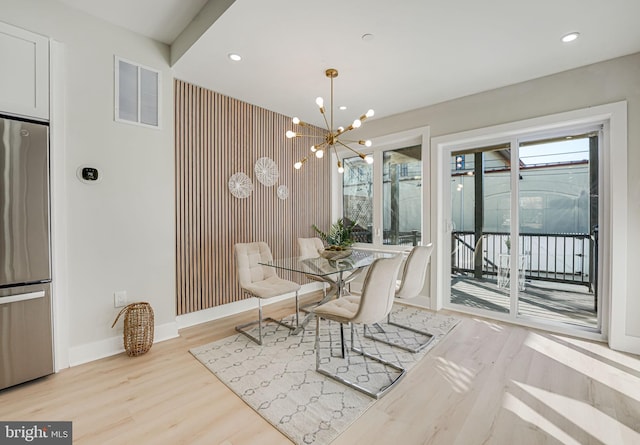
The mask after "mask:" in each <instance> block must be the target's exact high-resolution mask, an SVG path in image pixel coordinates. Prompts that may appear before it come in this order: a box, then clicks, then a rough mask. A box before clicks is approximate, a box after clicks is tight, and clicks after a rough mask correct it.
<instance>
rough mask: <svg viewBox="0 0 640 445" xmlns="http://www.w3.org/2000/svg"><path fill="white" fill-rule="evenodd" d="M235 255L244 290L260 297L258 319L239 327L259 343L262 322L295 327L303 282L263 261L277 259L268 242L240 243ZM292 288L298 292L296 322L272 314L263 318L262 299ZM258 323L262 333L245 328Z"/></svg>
mask: <svg viewBox="0 0 640 445" xmlns="http://www.w3.org/2000/svg"><path fill="white" fill-rule="evenodd" d="M234 256H235V260H236V267H237V272H238V281H239V284H240V287H241V288H242V290H243V291H244V292H245V293H246V294H248V295H250V296H252V297H256V298H257V299H258V320H257V321H252V322H249V323H245V324H242V325H239V326H236V331H238V332H240V333H242V334H244V335H246V336H247V337H249V338H250V339H251V340H253V341H255V342H256V343H258V344H259V345H262V323H263V321H272V322H275V323H278V324H280V325H282V326H284V327H286V328H289V329H292V330H293V329H295V328H296V327H297V326H298V312H299V307H298V291H299V290H300V285H299V284H298V283H295V282H293V281H289V280H285V279H282V278H280V277H279V276H278V274H277V273H276V270H275V269H274V268H273V267H269V266H263V265H262V264H259V262H266V261H271V260H273V256H272V255H271V249H270V248H269V246H268V245H267V243H265V242H254V243H238V244H236V245H235V246H234ZM289 292H295V293H296V313H295V325H291V324H288V323H284V322H282V321H280V320H276V319H274V318H271V317H268V318H265V319H264V320H263V318H262V300H263V299H265V298H273V297H277V296H279V295H284V294H286V293H289ZM255 324H257V325H258V337H255V336H254V335H252V334H250V333H249V331H248V330H247V329H245V328H248V327H249V326H253V325H255Z"/></svg>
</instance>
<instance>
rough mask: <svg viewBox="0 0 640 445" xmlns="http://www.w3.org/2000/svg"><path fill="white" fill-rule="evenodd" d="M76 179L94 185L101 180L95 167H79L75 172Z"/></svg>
mask: <svg viewBox="0 0 640 445" xmlns="http://www.w3.org/2000/svg"><path fill="white" fill-rule="evenodd" d="M76 174H77V176H78V179H79V180H80V181H82V182H84V183H95V182H98V181H99V180H100V179H102V176H101V175H100V172H99V171H98V169H97V168H96V167H91V166H88V165H81V166H80V167H78V170H77V172H76Z"/></svg>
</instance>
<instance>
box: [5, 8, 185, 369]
mask: <svg viewBox="0 0 640 445" xmlns="http://www.w3.org/2000/svg"><path fill="white" fill-rule="evenodd" d="M0 11H2V15H1V18H0V20H2V21H5V22H8V23H11V24H13V25H14V26H18V27H21V28H24V29H27V30H30V31H32V32H36V33H39V34H43V35H45V36H48V37H50V38H51V39H53V40H54V41H56V42H58V43H57V44H56V46H57V47H59V48H60V51H56V52H57V53H58V55H57V56H56V57H58V60H57V63H56V61H54V66H55V65H56V64H57V65H58V66H59V67H58V72H57V73H56V72H54V85H55V88H56V90H55V91H54V93H53V97H54V100H55V102H56V103H52V117H51V131H52V141H53V142H52V152H53V153H52V157H53V164H54V171H53V176H54V177H53V181H54V185H55V183H56V181H57V183H58V184H60V186H59V187H57V188H54V192H53V193H54V196H53V206H54V209H53V211H54V216H55V217H56V220H55V221H54V224H55V228H54V238H55V239H54V242H55V245H54V248H56V249H57V250H58V252H60V251H64V253H65V255H58V256H56V257H55V258H56V261H57V262H56V263H55V264H54V281H56V280H57V281H58V282H60V283H65V284H66V286H65V287H66V291H64V287H63V288H62V289H63V291H61V292H58V295H55V296H54V298H57V299H58V302H60V301H63V302H64V303H65V304H62V305H61V304H58V305H56V307H58V308H61V307H62V308H63V307H65V306H66V307H67V311H66V312H65V313H60V312H61V311H60V310H58V313H57V314H56V318H57V321H58V322H59V323H63V324H64V325H65V327H66V330H67V331H68V346H69V349H68V352H69V355H68V357H69V360H70V362H71V364H74V363H80V362H83V361H87V360H91V359H94V358H97V357H100V356H102V355H106V354H109V353H113V352H116V351H117V350H118V348H121V347H122V340H121V335H122V334H121V333H122V322H120V324H119V325H118V326H116V328H115V329H111V323H112V322H113V320H114V318H115V316H116V314H117V313H118V312H119V309H115V308H114V305H113V293H114V291H118V290H126V291H127V293H128V298H129V301H130V302H133V301H148V302H149V303H151V305H152V307H153V309H154V312H155V321H156V326H157V328H156V338H158V337H163V336H165V337H166V336H171V335H175V334H177V329H176V328H175V317H176V312H175V273H174V269H175V267H174V265H175V259H174V248H175V242H174V237H175V235H174V233H175V230H174V219H175V216H174V214H175V212H174V162H173V120H172V114H173V113H172V109H173V103H172V97H173V95H172V90H173V88H172V81H173V79H172V75H171V71H170V68H169V62H168V61H169V47H168V46H166V45H164V44H161V43H158V42H155V41H153V40H150V39H147V38H144V37H141V36H138V35H136V34H133V33H131V32H129V31H126V30H124V29H121V28H118V27H115V26H113V25H110V24H108V23H106V22H103V21H100V20H97V19H94V18H92V17H91V16H88V15H86V14H84V13H81V12H76V11H74V10H72V9H69V8H68V7H66V6H65V5H63V4H60V3H58V2H55V1H45V0H40V1H37V0H0ZM114 55H118V56H120V57H123V58H125V59H128V60H131V61H134V62H138V63H140V64H142V65H146V66H149V67H152V68H155V69H157V70H159V71H160V72H161V73H162V86H161V89H162V90H161V95H162V107H163V108H162V110H161V111H162V114H161V127H162V128H161V129H160V130H155V129H149V128H143V127H139V126H134V125H129V124H123V123H117V122H114V119H113V113H114V111H113V110H114V103H113V97H114V75H113V66H114ZM61 133H63V135H62V136H61ZM81 165H91V166H95V167H97V168H99V171H100V175H101V177H102V179H101V181H99V182H98V183H95V184H90V185H88V184H85V183H81V182H80V181H79V180H78V179H77V178H76V169H77V168H78V167H79V166H81ZM61 176H62V177H61ZM56 190H57V192H56ZM56 193H64V196H60V195H58V196H56ZM65 257H66V259H65ZM158 328H160V329H159V330H158ZM63 331H64V330H62V332H63ZM64 343H65V339H64V338H63V339H60V338H58V342H57V346H58V349H60V348H64ZM61 352H62V354H61ZM65 352H66V351H58V352H57V356H58V360H59V361H58V363H57V365H58V367H65V366H66V365H67V364H66V363H61V362H60V361H63V362H64V361H66V360H65V359H64V358H62V359H61V357H65V355H66V354H65Z"/></svg>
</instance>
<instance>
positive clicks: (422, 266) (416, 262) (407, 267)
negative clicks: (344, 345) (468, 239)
mask: <svg viewBox="0 0 640 445" xmlns="http://www.w3.org/2000/svg"><path fill="white" fill-rule="evenodd" d="M432 251H433V244H428V245H426V246H415V247H414V248H413V249H412V250H411V252H410V253H409V256H408V257H407V260H406V261H405V264H404V269H403V273H402V281H401V284H400V286H399V287H398V289H397V290H396V298H398V299H405V298H414V297H416V296H418V294H419V293H420V291H421V290H422V288H423V287H424V282H425V278H426V274H427V266H428V265H429V261H430V258H431V253H432ZM387 324H388V325H391V326H395V327H397V328H400V329H403V330H406V331H410V332H414V333H416V334H420V335H423V336H425V337H427V338H426V340H425V341H424V342H421V343H419V344H418V346H417V347H411V346H408V345H406V344H401V343H395V342H392V341H389V340H387V339H386V338H384V339H383V338H380V337H376V336H375V334H374V333H369V334H368V333H367V325H364V327H363V332H364V336H365V338H368V339H371V340H375V341H379V342H381V343H385V344H387V345H390V346H395V347H397V348H400V349H402V350H405V351H408V352H412V353H414V354H415V353H416V352H420V351H422V350H423V349H424V348H426V347H427V346H429V344H431V342H432V341H433V339H434V338H435V337H434V336H433V334H431V333H430V332H427V331H422V330H420V329H416V328H413V327H411V326H407V325H403V324H400V323H396V322H394V321H392V320H391V312H389V314H388V315H387ZM373 326H374V327H375V328H376V330H377V334H386V331H385V330H384V328H383V327H382V326H381V325H380V324H379V323H374V324H373ZM370 329H371V328H369V330H370Z"/></svg>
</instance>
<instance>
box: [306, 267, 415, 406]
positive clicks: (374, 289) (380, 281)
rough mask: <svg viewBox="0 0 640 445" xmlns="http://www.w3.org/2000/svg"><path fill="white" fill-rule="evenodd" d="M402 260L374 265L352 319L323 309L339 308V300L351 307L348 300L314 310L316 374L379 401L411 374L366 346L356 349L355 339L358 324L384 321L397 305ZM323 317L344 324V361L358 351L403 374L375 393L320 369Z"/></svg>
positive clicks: (367, 276)
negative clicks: (346, 329) (348, 337)
mask: <svg viewBox="0 0 640 445" xmlns="http://www.w3.org/2000/svg"><path fill="white" fill-rule="evenodd" d="M401 261H402V258H401V257H400V256H397V257H394V258H379V259H377V260H375V261H374V262H373V263H372V264H371V266H370V267H369V270H368V271H367V275H366V277H365V280H364V285H363V294H362V295H363V296H362V298H361V299H360V301H359V302H358V304H357V309H353V312H354V313H353V316H352V317H348V318H346V317H345V316H342V315H332V314H330V313H327V312H324V311H323V306H328V305H333V306H336V305H337V304H339V303H337V302H339V301H345V302H346V304H349V300H348V299H339V300H333V301H330V302H328V303H325V304H324V305H321V306H318V307H317V308H315V309H314V312H315V315H316V334H315V350H316V371H317V372H318V373H320V374H322V375H324V376H326V377H329V378H331V379H333V380H336V381H338V382H340V383H342V384H344V385H346V386H349V387H350V388H353V389H355V390H357V391H360V392H362V393H364V394H366V395H368V396H369V397H372V398H375V399H379V398H380V397H382V396H384V395H385V394H387V392H388V391H389V390H391V388H393V387H394V386H395V385H396V384H397V383H398V382H399V381H400V380H401V379H402V378H403V377H404V376H405V375H406V373H407V371H406V369H405V368H403V367H402V366H399V365H397V364H395V363H392V362H389V361H387V360H384V359H382V358H380V357H377V356H375V355H372V354H369V353H367V352H365V351H364V350H363V349H362V346H361V347H360V349H358V348H356V347H355V338H354V323H358V324H360V323H362V324H365V323H364V322H365V321H375V320H370V319H371V318H374V319H375V318H378V316H380V317H381V318H384V317H385V316H386V315H387V314H388V312H389V311H390V310H391V306H392V305H393V295H394V288H395V282H396V278H397V274H398V270H399V269H400V263H401ZM385 262H387V264H385ZM383 266H384V267H385V268H384V269H383V272H380V271H379V270H378V269H380V268H381V267H383ZM385 272H386V274H387V276H384V277H382V278H381V277H380V276H378V277H376V276H375V275H376V273H378V274H379V273H385ZM374 281H375V283H374V284H371V282H374ZM376 294H382V295H376ZM385 294H386V295H385ZM375 298H378V299H379V300H380V301H376V300H374V299H375ZM384 299H386V300H384ZM352 304H354V305H355V303H352ZM376 304H377V305H378V306H379V307H376V308H373V310H372V309H370V308H369V306H374V305H376ZM323 312H324V313H323ZM321 318H324V319H327V320H333V321H336V322H338V323H339V324H340V334H341V335H340V347H341V355H340V358H343V359H348V353H349V352H354V353H356V354H358V355H360V356H364V357H366V358H368V359H370V360H373V361H376V362H378V363H380V364H382V365H384V366H386V367H388V368H391V369H393V370H395V371H398V372H399V375H398V376H397V377H396V378H395V379H393V380H392V381H391V383H390V384H389V385H387V386H385V387H383V388H380V389H378V390H376V391H373V390H371V389H368V388H366V387H364V386H363V385H361V384H359V383H357V382H353V381H351V380H348V379H345V378H344V377H341V376H338V375H336V374H333V373H331V372H329V371H327V370H325V369H322V368H321V366H320V362H321V354H320V319H321ZM345 323H349V324H350V328H351V345H350V348H349V350H347V348H346V345H345V342H344V334H343V326H344V324H345Z"/></svg>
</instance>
